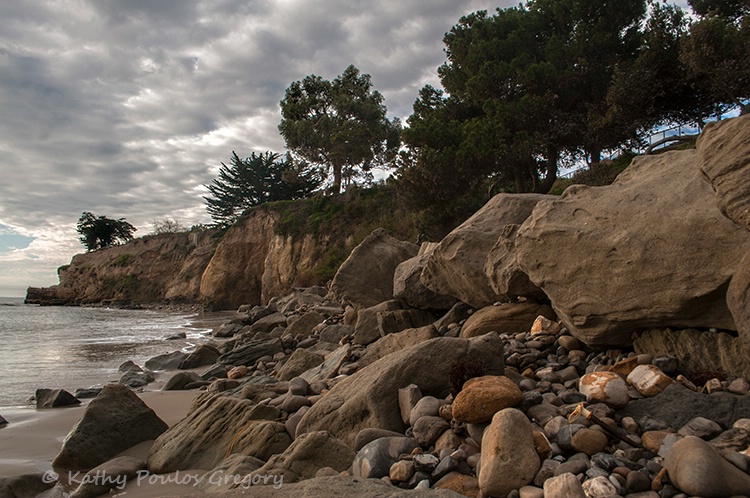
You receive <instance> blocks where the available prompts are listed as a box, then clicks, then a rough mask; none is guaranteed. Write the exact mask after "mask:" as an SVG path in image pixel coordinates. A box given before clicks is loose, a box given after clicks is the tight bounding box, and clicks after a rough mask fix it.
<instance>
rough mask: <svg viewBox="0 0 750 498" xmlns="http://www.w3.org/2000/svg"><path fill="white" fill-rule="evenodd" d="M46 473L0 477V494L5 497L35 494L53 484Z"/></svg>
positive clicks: (13, 497)
mask: <svg viewBox="0 0 750 498" xmlns="http://www.w3.org/2000/svg"><path fill="white" fill-rule="evenodd" d="M50 480H51V479H49V476H48V474H47V473H44V474H42V473H41V472H39V473H38V474H20V475H14V476H3V477H0V496H2V497H4V498H5V497H7V498H16V497H26V496H37V495H39V494H41V493H43V492H44V491H45V490H48V489H49V488H51V487H53V486H54V485H55V482H56V481H54V480H52V482H50Z"/></svg>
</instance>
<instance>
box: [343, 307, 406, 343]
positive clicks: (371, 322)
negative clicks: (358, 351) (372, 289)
mask: <svg viewBox="0 0 750 498" xmlns="http://www.w3.org/2000/svg"><path fill="white" fill-rule="evenodd" d="M400 309H402V306H401V304H400V303H399V302H398V301H395V300H393V299H391V300H388V301H383V302H382V303H378V304H376V305H375V306H370V307H369V308H364V309H360V310H358V311H357V323H356V325H355V327H354V344H361V345H363V346H367V345H368V344H370V343H372V342H375V341H376V340H378V339H379V338H380V337H382V335H381V334H380V328H379V326H378V315H379V314H380V313H381V312H389V311H397V310H400Z"/></svg>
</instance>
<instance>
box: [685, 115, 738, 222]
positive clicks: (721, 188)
mask: <svg viewBox="0 0 750 498" xmlns="http://www.w3.org/2000/svg"><path fill="white" fill-rule="evenodd" d="M695 147H696V150H697V151H698V158H699V161H700V167H701V171H703V174H704V175H705V177H706V179H707V180H708V181H709V182H710V183H711V186H712V187H713V189H714V191H715V192H716V201H717V202H718V205H719V209H720V210H721V212H722V213H724V214H725V215H726V216H727V217H728V218H729V219H731V220H732V221H734V222H735V223H737V224H739V225H742V226H743V227H745V229H746V230H750V115H746V116H739V117H737V118H734V119H726V120H723V121H716V122H714V123H709V124H708V125H706V128H705V129H704V130H703V133H701V136H700V137H699V138H698V142H697V143H696V144H695Z"/></svg>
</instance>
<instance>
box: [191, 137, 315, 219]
mask: <svg viewBox="0 0 750 498" xmlns="http://www.w3.org/2000/svg"><path fill="white" fill-rule="evenodd" d="M319 186H320V180H319V178H318V176H317V175H316V172H315V171H314V170H310V169H309V168H308V167H307V165H306V164H303V163H296V162H295V161H293V160H292V159H291V158H290V157H287V158H286V159H283V160H282V159H281V155H280V154H277V153H273V152H264V153H262V154H256V153H255V152H253V153H252V154H251V155H250V157H248V158H246V159H240V157H239V156H238V155H237V154H236V153H235V152H232V160H231V163H230V165H229V166H227V165H226V164H224V163H221V168H220V169H219V177H218V178H217V179H215V180H213V182H211V184H210V185H207V186H206V187H207V188H208V191H209V192H210V193H211V195H210V196H208V197H204V199H205V201H206V209H207V211H208V213H209V214H210V215H211V217H212V218H213V220H214V222H215V223H216V226H217V227H219V228H222V227H224V228H226V227H228V226H230V225H232V224H234V223H235V222H236V221H237V219H238V218H239V217H240V216H241V215H242V213H244V212H245V211H246V210H247V209H248V208H250V207H252V206H258V205H260V204H263V203H265V202H271V201H278V200H283V199H300V198H303V197H306V196H308V195H310V194H311V193H312V192H313V191H315V190H316V189H317V188H318V187H319Z"/></svg>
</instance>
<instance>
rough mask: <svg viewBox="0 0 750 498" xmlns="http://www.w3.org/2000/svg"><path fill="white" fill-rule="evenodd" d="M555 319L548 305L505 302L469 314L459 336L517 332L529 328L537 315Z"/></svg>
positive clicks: (525, 330)
mask: <svg viewBox="0 0 750 498" xmlns="http://www.w3.org/2000/svg"><path fill="white" fill-rule="evenodd" d="M540 315H542V316H545V317H547V318H549V319H551V320H554V319H555V312H554V311H553V310H552V308H550V307H549V306H546V305H543V304H536V303H532V302H522V303H505V304H501V305H499V306H486V307H484V308H482V309H480V310H477V311H476V313H474V314H473V315H471V316H470V317H469V318H468V319H467V320H466V323H464V326H463V327H462V328H461V337H465V338H469V337H476V336H479V335H484V334H486V333H488V332H497V333H498V334H503V333H508V334H518V333H519V332H527V331H529V330H531V326H532V325H533V324H534V320H536V318H537V317H538V316H540Z"/></svg>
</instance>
